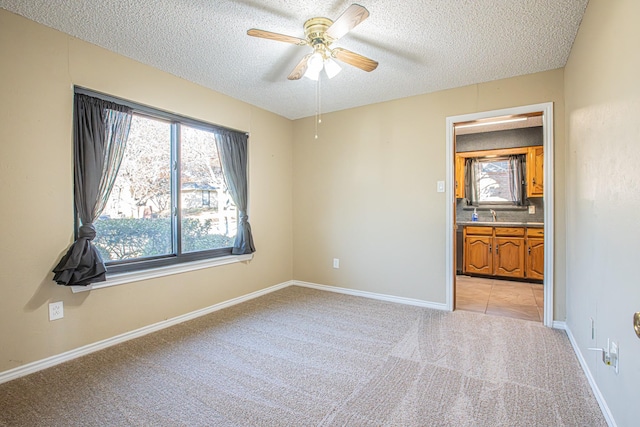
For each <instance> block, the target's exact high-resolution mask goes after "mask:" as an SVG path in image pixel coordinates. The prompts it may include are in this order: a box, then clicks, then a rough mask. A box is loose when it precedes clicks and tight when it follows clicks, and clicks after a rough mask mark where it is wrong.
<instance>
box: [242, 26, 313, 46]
mask: <svg viewBox="0 0 640 427" xmlns="http://www.w3.org/2000/svg"><path fill="white" fill-rule="evenodd" d="M247 34H248V35H250V36H252V37H261V38H263V39H269V40H276V41H279V42H285V43H291V44H297V45H298V46H304V45H306V44H307V41H306V40H304V39H300V38H298V37H292V36H286V35H284V34H278V33H272V32H271V31H265V30H258V29H256V28H252V29H250V30H249V31H247Z"/></svg>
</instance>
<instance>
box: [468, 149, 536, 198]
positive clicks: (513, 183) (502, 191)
mask: <svg viewBox="0 0 640 427" xmlns="http://www.w3.org/2000/svg"><path fill="white" fill-rule="evenodd" d="M523 157H524V156H522V155H514V156H507V157H481V158H473V159H468V160H467V162H468V163H467V165H468V166H467V170H468V171H469V172H470V174H469V180H470V181H471V182H470V183H469V187H468V188H469V191H468V193H470V194H469V196H468V200H469V204H471V205H475V206H477V205H483V204H484V205H487V204H493V205H499V204H504V205H521V204H522V203H523V194H524V192H523V186H524V180H523V165H524V159H523Z"/></svg>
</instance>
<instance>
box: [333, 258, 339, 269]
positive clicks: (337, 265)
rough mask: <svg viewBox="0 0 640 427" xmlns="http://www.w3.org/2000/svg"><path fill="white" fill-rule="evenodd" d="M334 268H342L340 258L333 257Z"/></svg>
mask: <svg viewBox="0 0 640 427" xmlns="http://www.w3.org/2000/svg"><path fill="white" fill-rule="evenodd" d="M333 268H340V260H339V259H338V258H334V259H333Z"/></svg>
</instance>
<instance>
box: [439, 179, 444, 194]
mask: <svg viewBox="0 0 640 427" xmlns="http://www.w3.org/2000/svg"><path fill="white" fill-rule="evenodd" d="M438 193H444V181H438Z"/></svg>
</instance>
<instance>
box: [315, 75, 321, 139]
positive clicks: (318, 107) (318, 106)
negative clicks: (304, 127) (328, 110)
mask: <svg viewBox="0 0 640 427" xmlns="http://www.w3.org/2000/svg"><path fill="white" fill-rule="evenodd" d="M320 80H321V79H320V78H318V80H317V81H316V139H318V124H320V123H322V113H321V110H320V108H321V107H320Z"/></svg>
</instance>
